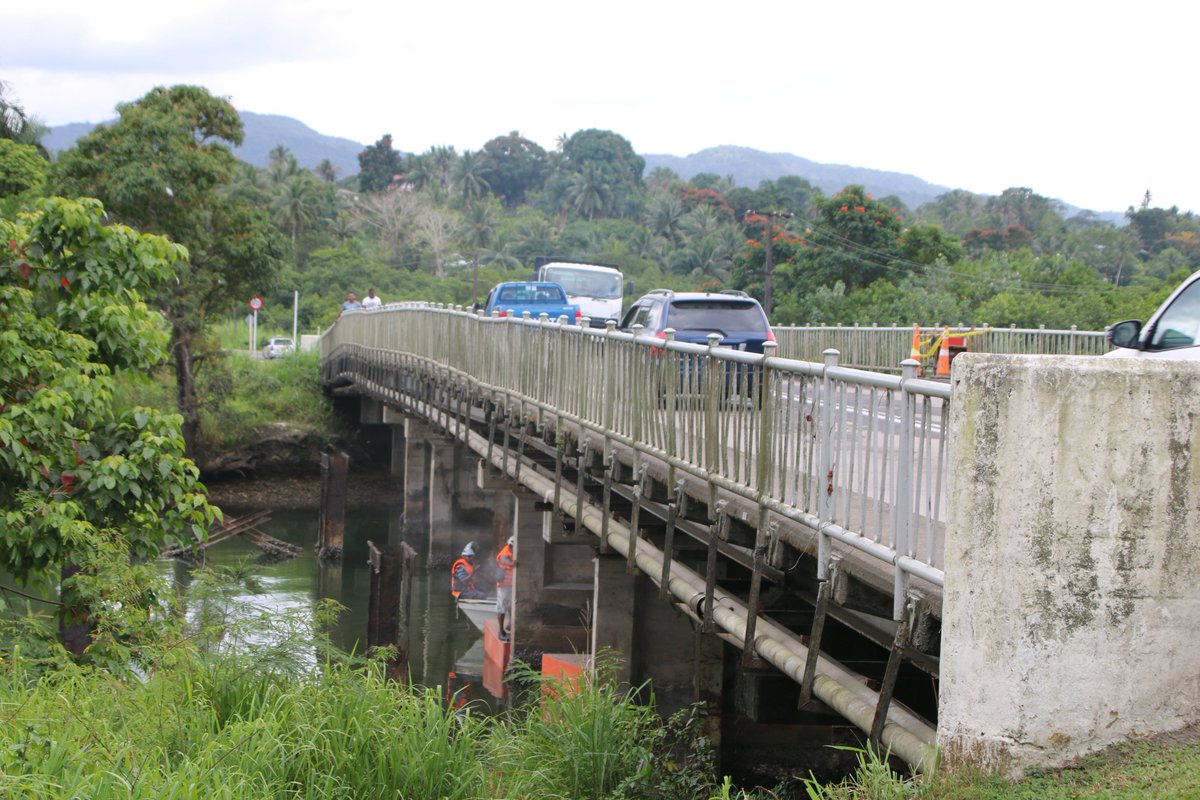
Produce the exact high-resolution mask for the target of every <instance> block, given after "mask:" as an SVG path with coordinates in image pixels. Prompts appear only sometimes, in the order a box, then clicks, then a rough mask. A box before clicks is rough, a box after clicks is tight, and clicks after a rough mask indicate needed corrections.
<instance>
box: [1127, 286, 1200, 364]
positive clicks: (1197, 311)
mask: <svg viewBox="0 0 1200 800" xmlns="http://www.w3.org/2000/svg"><path fill="white" fill-rule="evenodd" d="M1107 332H1108V341H1109V343H1110V344H1112V345H1113V346H1114V347H1116V348H1117V349H1116V350H1113V351H1112V352H1111V353H1105V354H1104V355H1105V356H1111V357H1114V358H1167V359H1176V360H1182V361H1200V271H1197V272H1194V273H1192V275H1191V277H1189V278H1188V279H1187V280H1185V281H1184V282H1183V283H1181V284H1180V285H1179V288H1178V289H1176V290H1175V291H1174V292H1172V293H1171V296H1170V297H1168V298H1167V299H1166V301H1165V302H1164V303H1163V304H1162V305H1161V306H1159V309H1158V311H1155V312H1154V316H1152V317H1150V321H1149V322H1147V323H1146V324H1145V325H1143V324H1142V321H1141V320H1137V319H1127V320H1125V321H1123V322H1116V323H1113V324H1112V325H1109V326H1108V328H1107Z"/></svg>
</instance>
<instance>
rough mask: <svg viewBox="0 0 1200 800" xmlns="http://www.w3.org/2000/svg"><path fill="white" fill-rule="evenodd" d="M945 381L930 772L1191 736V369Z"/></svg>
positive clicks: (1198, 569)
mask: <svg viewBox="0 0 1200 800" xmlns="http://www.w3.org/2000/svg"><path fill="white" fill-rule="evenodd" d="M953 380H954V405H953V407H952V411H951V417H950V425H949V436H950V437H951V441H953V442H955V450H954V465H953V470H952V472H951V477H950V487H949V488H950V510H949V518H948V525H947V536H946V559H945V560H946V565H945V572H946V585H945V595H944V602H943V621H942V624H943V629H942V649H941V697H940V707H939V718H938V743H939V746H940V748H941V751H942V754H943V763H945V764H946V765H948V766H951V767H953V766H956V765H971V766H979V767H985V768H999V769H1001V770H1003V771H1005V772H1008V773H1010V774H1014V775H1015V774H1020V773H1021V772H1022V771H1024V770H1026V769H1028V768H1031V767H1037V766H1055V765H1061V764H1063V763H1066V762H1068V761H1070V760H1071V759H1073V758H1075V757H1076V756H1079V755H1082V754H1085V753H1088V752H1090V751H1094V750H1098V749H1100V748H1103V747H1105V746H1107V745H1109V744H1112V743H1115V742H1118V741H1122V740H1125V739H1128V738H1130V737H1134V736H1138V735H1145V734H1150V733H1156V732H1164V731H1170V730H1175V729H1179V728H1182V727H1184V726H1186V725H1188V724H1189V723H1192V722H1195V721H1196V720H1198V719H1200V673H1198V672H1197V664H1200V639H1197V638H1196V636H1195V631H1196V630H1198V629H1200V583H1198V582H1197V581H1196V576H1197V575H1200V468H1198V467H1197V462H1196V460H1195V459H1194V458H1193V454H1194V451H1195V450H1196V449H1197V447H1200V365H1197V364H1195V363H1187V362H1181V361H1158V360H1133V359H1120V360H1118V359H1107V358H1105V359H1099V358H1057V357H1050V356H1013V357H1005V356H987V355H982V354H963V355H962V356H960V357H959V358H958V359H956V360H955V362H954V374H953Z"/></svg>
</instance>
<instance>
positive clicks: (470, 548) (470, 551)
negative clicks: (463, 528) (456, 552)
mask: <svg viewBox="0 0 1200 800" xmlns="http://www.w3.org/2000/svg"><path fill="white" fill-rule="evenodd" d="M462 554H463V555H464V556H468V557H469V556H473V555H475V543H474V542H467V546H466V547H464V548H463V552H462Z"/></svg>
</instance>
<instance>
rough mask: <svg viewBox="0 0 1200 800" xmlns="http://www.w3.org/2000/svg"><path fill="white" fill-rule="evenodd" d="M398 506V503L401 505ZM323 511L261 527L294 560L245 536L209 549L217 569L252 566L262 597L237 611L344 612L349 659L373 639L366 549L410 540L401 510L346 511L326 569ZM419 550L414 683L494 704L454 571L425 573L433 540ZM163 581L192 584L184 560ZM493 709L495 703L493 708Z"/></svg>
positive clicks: (342, 635)
mask: <svg viewBox="0 0 1200 800" xmlns="http://www.w3.org/2000/svg"><path fill="white" fill-rule="evenodd" d="M397 502H399V500H397ZM222 510H223V511H224V512H225V514H226V515H227V516H243V515H246V514H249V513H251V512H253V511H258V510H259V507H254V506H249V505H247V506H238V505H231V504H228V503H224V504H222ZM318 519H319V512H318V511H317V509H285V510H276V511H273V512H272V515H271V518H270V520H268V521H267V522H265V523H263V524H262V525H260V526H259V527H258V530H260V531H262V532H263V533H265V534H268V535H270V536H273V537H275V538H276V539H281V540H283V541H285V542H288V543H291V544H295V545H298V546H300V547H301V548H302V549H301V553H300V555H299V556H297V557H296V558H291V559H284V560H275V559H266V558H263V557H261V553H260V551H259V550H258V548H257V547H255V546H254V545H253V544H252V543H251V542H249V541H246V540H243V539H242V538H240V537H233V538H232V539H228V540H225V541H222V542H220V543H218V544H215V545H213V546H212V547H210V548H208V549H207V550H206V558H207V560H208V562H209V563H211V564H213V565H219V566H226V567H234V566H239V565H244V564H252V565H253V569H252V572H253V574H254V575H255V576H257V577H258V579H259V581H258V582H259V584H260V588H261V590H262V591H261V592H258V593H250V592H246V593H244V594H241V595H240V596H238V597H236V598H235V600H236V604H238V605H240V604H245V605H246V606H248V607H258V608H261V609H268V610H276V611H279V610H290V611H292V612H295V613H299V614H301V615H304V616H306V618H309V619H311V615H309V614H308V610H309V609H310V608H311V606H312V604H313V602H314V601H316V600H318V599H320V598H329V599H332V600H336V601H337V602H339V603H341V604H342V605H343V606H345V608H346V610H345V611H344V612H343V614H342V615H341V617H340V618H339V620H338V623H337V625H336V626H335V627H334V629H333V630H332V631H331V632H330V635H331V639H332V640H333V643H334V644H335V645H337V646H339V647H341V648H342V649H344V650H346V651H348V652H358V653H361V652H362V651H363V650H364V642H365V640H366V633H367V612H368V594H369V589H370V584H371V576H370V572H369V569H368V566H367V542H368V541H374V542H376V543H377V544H384V543H388V542H391V543H399V542H401V541H406V536H405V532H404V530H403V528H402V526H401V524H400V522H399V520H400V514H399V511H398V509H397V508H394V507H385V506H371V507H348V508H347V510H346V519H345V541H344V557H343V559H342V561H341V562H323V561H321V560H319V559H317V557H316V556H315V554H314V550H313V545H314V543H315V541H316V535H317V526H318ZM407 543H408V544H409V546H410V547H412V548H413V549H414V550H416V551H417V554H418V556H419V559H418V562H417V567H416V569H414V571H413V575H412V577H413V581H412V595H411V606H410V608H411V616H410V625H411V627H410V630H411V634H410V641H409V673H410V677H411V680H412V682H413V683H415V684H421V685H425V686H441V687H443V688H444V687H447V686H449V687H451V689H452V690H454V691H460V690H461V691H462V693H463V695H464V696H466V697H469V698H471V699H473V700H482V701H485V702H488V701H490V700H491V698H490V696H489V695H488V694H487V692H485V691H484V689H483V686H482V665H483V638H482V634H481V633H480V632H479V630H478V629H477V628H476V627H475V626H474V625H473V624H472V623H471V622H470V620H468V619H467V618H466V616H465V615H462V614H460V613H459V612H458V611H457V609H456V607H455V604H454V598H453V597H451V595H450V576H449V571H448V570H445V569H441V568H436V569H432V570H430V569H427V568H426V566H425V564H426V558H425V556H426V552H425V551H426V550H427V547H428V544H427V537H424V536H413V537H407ZM158 563H159V565H160V569H161V570H162V574H163V575H164V576H165V577H168V578H173V579H174V580H175V581H176V583H177V584H181V585H184V584H186V583H187V582H188V579H187V567H186V566H185V565H184V564H183V563H182V562H181V561H175V560H171V559H163V560H160V561H159V562H158ZM489 704H490V703H489Z"/></svg>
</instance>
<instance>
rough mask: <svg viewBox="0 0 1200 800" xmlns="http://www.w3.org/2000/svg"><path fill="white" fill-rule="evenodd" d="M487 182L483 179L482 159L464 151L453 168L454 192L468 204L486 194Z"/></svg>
mask: <svg viewBox="0 0 1200 800" xmlns="http://www.w3.org/2000/svg"><path fill="white" fill-rule="evenodd" d="M488 189H489V187H488V182H487V179H486V178H485V177H484V168H483V159H482V158H481V157H480V155H479V153H473V152H471V151H470V150H464V151H463V154H462V158H460V159H459V160H458V163H457V164H456V165H455V167H454V190H455V192H456V193H457V194H458V196H459V197H460V198H462V199H463V200H465V201H467V202H470V201H472V200H475V199H476V198H479V197H482V196H484V195H485V194H487V193H488Z"/></svg>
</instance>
